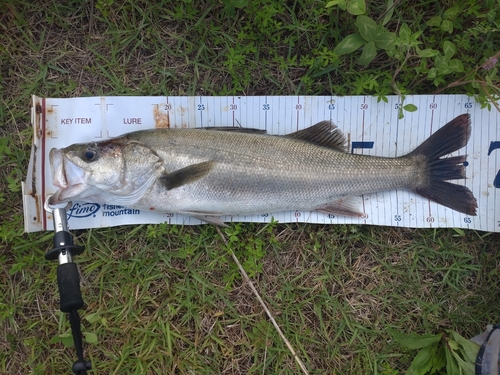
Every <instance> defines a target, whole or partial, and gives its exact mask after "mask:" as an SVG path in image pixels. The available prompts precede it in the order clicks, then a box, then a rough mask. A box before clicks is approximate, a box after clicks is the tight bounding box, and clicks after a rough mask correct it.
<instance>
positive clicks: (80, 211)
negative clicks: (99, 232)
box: [66, 203, 101, 220]
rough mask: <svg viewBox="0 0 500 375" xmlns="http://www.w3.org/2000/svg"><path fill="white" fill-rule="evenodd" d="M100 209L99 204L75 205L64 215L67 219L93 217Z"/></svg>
mask: <svg viewBox="0 0 500 375" xmlns="http://www.w3.org/2000/svg"><path fill="white" fill-rule="evenodd" d="M100 208H101V205H100V204H97V203H82V204H81V203H75V204H74V205H73V206H72V207H71V208H70V209H69V210H68V212H67V213H66V216H67V218H68V220H69V219H71V218H72V217H74V218H77V219H81V218H84V217H90V216H93V217H95V214H96V213H97V211H99V209H100Z"/></svg>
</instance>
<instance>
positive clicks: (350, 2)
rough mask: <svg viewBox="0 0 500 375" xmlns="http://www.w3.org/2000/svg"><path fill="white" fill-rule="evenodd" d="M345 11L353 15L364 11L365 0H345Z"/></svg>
mask: <svg viewBox="0 0 500 375" xmlns="http://www.w3.org/2000/svg"><path fill="white" fill-rule="evenodd" d="M347 11H348V12H349V13H351V14H352V15H355V16H358V15H360V14H363V13H365V12H366V4H365V0H347Z"/></svg>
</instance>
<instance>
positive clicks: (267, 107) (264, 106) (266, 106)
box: [262, 103, 271, 111]
mask: <svg viewBox="0 0 500 375" xmlns="http://www.w3.org/2000/svg"><path fill="white" fill-rule="evenodd" d="M270 109H271V105H270V104H267V103H264V104H262V110H264V111H269V110H270Z"/></svg>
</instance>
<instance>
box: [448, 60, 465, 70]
mask: <svg viewBox="0 0 500 375" xmlns="http://www.w3.org/2000/svg"><path fill="white" fill-rule="evenodd" d="M448 67H449V68H450V70H452V71H454V72H457V73H461V72H463V71H464V66H463V65H462V62H461V61H460V60H458V59H453V60H450V61H449V62H448Z"/></svg>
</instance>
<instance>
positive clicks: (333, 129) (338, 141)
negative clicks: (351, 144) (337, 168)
mask: <svg viewBox="0 0 500 375" xmlns="http://www.w3.org/2000/svg"><path fill="white" fill-rule="evenodd" d="M285 137H288V138H294V139H300V140H302V141H306V142H310V143H314V144H315V145H318V146H323V147H328V148H332V149H334V150H337V151H341V152H348V149H347V140H346V138H345V136H344V133H342V131H341V130H340V129H339V128H337V126H336V125H335V124H334V123H333V122H331V121H320V122H318V123H317V124H316V125H313V126H310V127H308V128H305V129H302V130H299V131H296V132H293V133H290V134H287V135H285Z"/></svg>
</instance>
